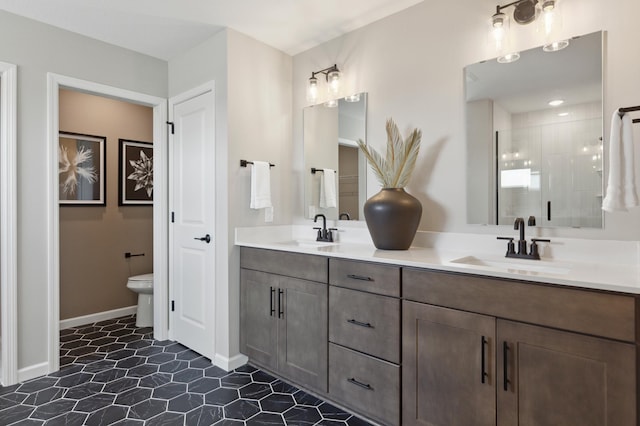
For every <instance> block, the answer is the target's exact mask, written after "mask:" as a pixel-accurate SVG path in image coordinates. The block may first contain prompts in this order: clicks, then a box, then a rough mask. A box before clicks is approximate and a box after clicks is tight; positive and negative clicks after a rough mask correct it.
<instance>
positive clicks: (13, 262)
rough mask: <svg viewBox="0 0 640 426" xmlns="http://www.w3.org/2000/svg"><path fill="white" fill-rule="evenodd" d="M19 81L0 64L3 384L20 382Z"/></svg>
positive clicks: (14, 69)
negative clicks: (17, 196)
mask: <svg viewBox="0 0 640 426" xmlns="http://www.w3.org/2000/svg"><path fill="white" fill-rule="evenodd" d="M17 79H18V71H17V67H16V65H14V64H9V63H6V62H0V235H1V236H2V238H1V240H0V311H1V312H0V318H1V319H0V321H2V328H1V329H0V338H1V340H0V346H1V347H2V349H1V351H2V352H1V353H0V383H1V384H2V385H4V386H9V385H13V384H15V383H17V382H18V325H17V324H18V278H17V271H18V261H17V255H18V234H17V233H18V226H17V218H18V210H17V198H16V194H17V155H16V149H17V142H16V134H17V132H16V128H17V87H18V84H17Z"/></svg>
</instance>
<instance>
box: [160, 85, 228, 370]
mask: <svg viewBox="0 0 640 426" xmlns="http://www.w3.org/2000/svg"><path fill="white" fill-rule="evenodd" d="M215 89H216V87H215V82H214V81H209V82H207V83H204V84H201V85H200V86H197V87H194V88H192V89H189V90H187V91H185V92H182V93H180V94H178V95H176V96H173V97H171V98H169V101H168V112H167V114H168V117H169V120H168V121H169V122H171V123H173V121H174V116H173V109H174V108H175V106H176V105H177V104H180V103H182V102H186V101H188V100H189V99H193V98H196V97H198V96H200V95H204V94H205V93H208V92H212V93H213V95H214V96H213V105H212V106H213V109H214V111H215V108H216V105H215V93H216V92H215ZM213 120H214V134H215V130H216V128H215V114H214V117H213ZM168 138H170V139H171V142H172V143H173V135H168ZM167 149H168V147H167ZM216 154H217V153H216ZM168 159H169V161H168V165H169V169H168V171H167V178H170V177H171V176H172V174H173V173H174V164H173V160H172V159H171V156H168ZM216 161H217V156H216ZM214 167H215V165H214ZM171 188H172V187H169V186H167V193H168V194H169V197H168V211H175V205H174V203H175V199H174V193H173V190H172V189H171ZM215 189H216V186H215V183H214V191H215ZM216 220H217V219H216ZM216 224H217V222H215V223H214V227H215V225H216ZM215 231H216V229H213V235H214V240H213V241H214V247H213V252H214V262H215V260H216V259H217V258H218V253H219V252H218V243H217V239H216V238H215V237H216V232H215ZM173 244H174V228H173V226H169V240H168V247H169V248H170V249H169V253H168V259H169V262H168V264H169V268H172V267H173V265H174V263H173V262H174V258H173ZM216 268H217V265H216ZM168 273H169V274H170V273H172V271H171V270H169V271H168ZM216 278H217V271H216V276H215V277H214V284H213V285H214V294H215V285H216V284H215V282H216V281H215V279H216ZM169 283H170V284H169V288H168V296H169V299H168V300H167V306H168V304H169V300H173V299H174V291H175V288H174V285H173V284H172V283H171V280H169ZM212 309H214V314H213V318H214V323H213V328H214V329H213V330H212V331H213V334H212V336H211V338H212V339H213V354H212V359H211V361H212V362H214V356H215V354H216V353H217V352H216V340H215V335H216V334H217V329H216V320H217V318H216V315H215V303H214V304H213V308H212ZM168 321H169V322H168V328H169V332H168V338H169V339H171V340H175V336H174V334H173V328H172V327H171V324H172V322H173V316H172V314H171V312H169V315H168Z"/></svg>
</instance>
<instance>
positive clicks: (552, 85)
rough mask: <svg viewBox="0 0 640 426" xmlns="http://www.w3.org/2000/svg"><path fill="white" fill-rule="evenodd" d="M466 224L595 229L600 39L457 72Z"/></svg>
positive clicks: (598, 219)
mask: <svg viewBox="0 0 640 426" xmlns="http://www.w3.org/2000/svg"><path fill="white" fill-rule="evenodd" d="M464 77H465V119H466V138H467V222H468V223H470V224H489V225H511V224H513V222H514V219H515V218H516V217H524V218H525V219H526V218H528V217H529V216H534V217H535V218H536V222H537V225H539V226H548V227H589V228H601V227H602V219H603V215H602V210H601V206H602V192H603V179H602V165H603V145H602V134H603V117H602V116H603V113H602V109H603V106H602V105H603V102H602V98H603V89H602V87H603V86H602V32H596V33H592V34H588V35H584V36H580V37H574V38H572V39H571V40H570V43H569V46H568V47H566V48H565V49H563V50H560V51H557V52H545V51H543V50H542V48H534V49H530V50H527V51H525V52H521V56H520V59H519V60H518V61H516V62H513V63H508V64H500V63H498V62H497V61H496V60H495V59H494V60H489V61H483V62H480V63H477V64H472V65H469V66H467V67H465V69H464Z"/></svg>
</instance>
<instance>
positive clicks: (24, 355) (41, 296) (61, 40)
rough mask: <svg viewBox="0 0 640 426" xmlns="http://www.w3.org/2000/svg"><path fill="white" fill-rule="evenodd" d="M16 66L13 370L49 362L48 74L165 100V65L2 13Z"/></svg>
mask: <svg viewBox="0 0 640 426" xmlns="http://www.w3.org/2000/svg"><path fill="white" fill-rule="evenodd" d="M0 39H1V40H3V42H2V43H0V60H2V61H4V62H10V63H14V64H16V65H17V66H18V129H17V133H18V143H17V145H18V152H17V156H18V165H17V170H18V176H17V180H18V206H17V209H18V250H19V251H18V368H19V369H20V368H24V367H28V366H33V365H37V364H41V363H44V362H46V361H47V351H48V348H47V330H48V326H47V311H48V305H47V275H46V274H47V271H48V267H47V242H46V240H45V239H44V238H45V237H44V236H46V235H47V234H48V230H47V218H46V215H45V214H44V212H46V211H47V197H48V191H49V188H48V186H47V184H46V182H47V179H48V169H49V160H48V158H47V149H48V147H47V146H46V143H47V142H46V141H47V72H53V73H57V74H62V75H66V76H70V77H75V78H80V79H83V80H90V81H95V82H98V83H102V84H108V85H111V86H115V87H119V88H123V89H128V90H133V91H137V92H142V93H146V94H149V95H154V96H160V97H166V94H167V64H166V62H164V61H161V60H158V59H154V58H151V57H148V56H145V55H141V54H138V53H134V52H132V51H129V50H125V49H122V48H118V47H115V46H112V45H109V44H106V43H102V42H98V41H96V40H93V39H90V38H87V37H82V36H79V35H77V34H74V33H71V32H68V31H64V30H60V29H57V28H54V27H51V26H48V25H44V24H41V23H38V22H35V21H32V20H28V19H24V18H21V17H18V16H15V15H12V14H9V13H6V12H4V11H0Z"/></svg>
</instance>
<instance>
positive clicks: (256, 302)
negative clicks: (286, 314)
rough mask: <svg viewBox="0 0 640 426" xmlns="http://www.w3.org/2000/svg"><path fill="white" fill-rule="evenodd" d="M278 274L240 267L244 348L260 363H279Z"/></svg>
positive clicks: (247, 353)
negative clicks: (277, 334) (277, 335)
mask: <svg viewBox="0 0 640 426" xmlns="http://www.w3.org/2000/svg"><path fill="white" fill-rule="evenodd" d="M278 279H279V277H278V276H277V275H271V274H267V273H265V272H258V271H251V270H248V269H240V351H241V352H242V353H243V354H245V355H247V356H248V357H249V359H251V360H252V361H255V362H256V363H258V364H260V365H262V366H264V367H266V368H269V369H272V370H274V369H275V368H276V367H277V352H276V344H277V342H276V333H277V324H276V321H277V319H278V311H277V306H276V302H277V300H276V297H277V291H278Z"/></svg>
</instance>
